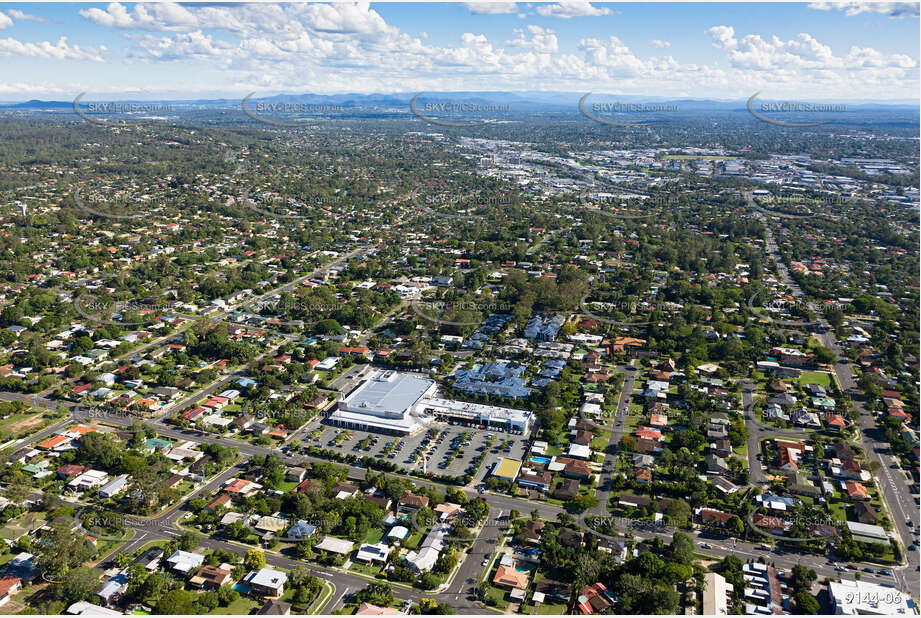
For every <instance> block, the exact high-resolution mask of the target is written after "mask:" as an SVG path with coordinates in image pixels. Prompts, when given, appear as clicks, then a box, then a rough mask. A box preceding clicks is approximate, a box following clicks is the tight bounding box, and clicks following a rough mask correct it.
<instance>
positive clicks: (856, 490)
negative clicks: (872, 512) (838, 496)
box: [844, 481, 870, 500]
mask: <svg viewBox="0 0 921 618" xmlns="http://www.w3.org/2000/svg"><path fill="white" fill-rule="evenodd" d="M844 486H845V487H846V488H847V497H848V498H850V499H851V500H869V499H870V494H868V493H867V488H866V487H864V485H863V483H858V482H857V481H845V482H844Z"/></svg>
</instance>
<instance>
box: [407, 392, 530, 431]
mask: <svg viewBox="0 0 921 618" xmlns="http://www.w3.org/2000/svg"><path fill="white" fill-rule="evenodd" d="M425 407H426V408H431V409H433V410H435V411H439V410H444V411H447V410H450V411H452V412H455V413H458V414H462V415H465V416H469V417H471V418H483V419H489V420H491V421H499V422H503V421H504V422H511V423H518V424H522V425H528V424H529V423H530V422H531V418H532V417H533V414H532V413H531V412H530V411H528V410H516V409H515V408H502V407H499V406H490V405H486V404H482V403H471V402H468V401H454V400H452V399H440V398H437V397H432V398H429V399H426V401H425Z"/></svg>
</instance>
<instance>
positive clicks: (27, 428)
mask: <svg viewBox="0 0 921 618" xmlns="http://www.w3.org/2000/svg"><path fill="white" fill-rule="evenodd" d="M54 417H55V415H54V414H53V413H48V417H47V418H45V412H31V413H30V412H23V413H20V414H11V415H10V416H9V417H7V418H5V419H3V420H2V421H0V431H2V432H4V433H6V434H9V435H10V437H18V436H24V435H27V434H30V433H33V432H35V431H38V430H39V429H41V428H43V427H45V426H46V425H48V424H50V423H51V422H52V420H54ZM59 418H60V417H59Z"/></svg>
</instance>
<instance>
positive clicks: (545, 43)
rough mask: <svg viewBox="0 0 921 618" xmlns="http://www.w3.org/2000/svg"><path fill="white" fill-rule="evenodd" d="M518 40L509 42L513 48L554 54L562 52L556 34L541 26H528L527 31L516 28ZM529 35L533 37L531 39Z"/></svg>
mask: <svg viewBox="0 0 921 618" xmlns="http://www.w3.org/2000/svg"><path fill="white" fill-rule="evenodd" d="M515 34H517V35H518V38H517V39H512V40H511V41H507V43H508V44H509V45H511V46H512V47H521V48H524V49H533V50H534V51H536V52H539V53H544V54H552V53H556V52H558V51H560V45H559V42H558V41H557V38H556V34H554V33H553V30H550V29H549V28H546V29H545V28H541V27H540V26H533V25H531V26H527V27H526V28H525V29H521V28H515ZM527 35H531V36H530V38H529V37H528V36H527Z"/></svg>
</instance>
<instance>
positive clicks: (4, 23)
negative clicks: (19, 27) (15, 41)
mask: <svg viewBox="0 0 921 618" xmlns="http://www.w3.org/2000/svg"><path fill="white" fill-rule="evenodd" d="M12 25H13V20H12V19H10V18H9V16H8V15H6V14H5V13H4V12H3V11H0V30H3V29H4V28H9V27H10V26H12Z"/></svg>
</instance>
